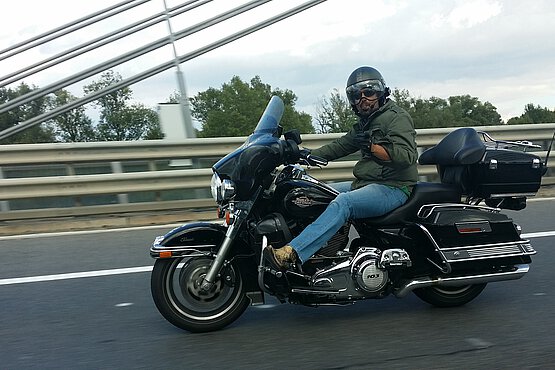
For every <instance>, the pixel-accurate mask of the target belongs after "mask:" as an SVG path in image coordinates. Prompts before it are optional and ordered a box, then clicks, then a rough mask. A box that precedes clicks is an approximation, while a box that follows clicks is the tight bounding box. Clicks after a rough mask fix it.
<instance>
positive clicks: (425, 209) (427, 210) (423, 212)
mask: <svg viewBox="0 0 555 370" xmlns="http://www.w3.org/2000/svg"><path fill="white" fill-rule="evenodd" d="M439 209H460V210H465V209H474V210H480V211H487V212H492V213H499V212H501V208H494V207H487V206H479V205H473V204H460V203H438V204H425V205H423V206H422V207H420V209H419V210H418V212H417V213H416V215H417V216H418V217H419V218H422V219H426V218H428V217H430V215H431V214H432V213H433V212H434V211H437V210H439Z"/></svg>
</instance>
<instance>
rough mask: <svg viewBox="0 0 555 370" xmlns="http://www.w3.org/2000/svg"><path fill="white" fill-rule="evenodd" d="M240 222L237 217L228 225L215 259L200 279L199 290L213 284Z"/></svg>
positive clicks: (210, 286)
mask: <svg viewBox="0 0 555 370" xmlns="http://www.w3.org/2000/svg"><path fill="white" fill-rule="evenodd" d="M241 223H242V222H241V218H240V217H238V218H236V219H235V221H234V222H233V224H231V226H229V228H228V229H227V232H226V234H225V238H224V241H223V242H222V245H221V246H220V249H219V250H218V254H217V255H216V259H214V262H212V265H211V266H210V269H209V270H208V272H207V273H206V275H205V276H204V279H203V280H202V284H201V287H200V289H201V290H203V291H205V292H207V291H209V290H210V289H211V288H212V287H213V286H214V283H215V282H216V278H217V277H218V274H219V273H220V270H221V268H222V266H223V264H224V261H225V258H226V256H227V252H228V250H229V248H230V247H231V244H232V243H233V239H234V237H235V235H236V231H237V230H239V228H240V226H241Z"/></svg>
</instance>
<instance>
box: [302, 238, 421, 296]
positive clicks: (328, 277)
mask: <svg viewBox="0 0 555 370" xmlns="http://www.w3.org/2000/svg"><path fill="white" fill-rule="evenodd" d="M410 265H411V261H410V258H409V255H408V253H407V252H406V251H405V250H403V249H387V250H385V251H383V252H382V251H380V250H379V249H377V248H360V249H359V250H358V251H357V253H356V255H355V256H354V258H350V259H348V260H345V261H343V262H341V263H338V264H336V265H334V266H331V267H328V268H325V269H323V270H320V271H318V272H317V273H316V274H314V276H313V277H312V281H311V285H312V287H313V288H314V289H317V290H318V291H319V292H322V293H327V294H330V295H333V296H334V297H335V298H336V299H338V300H353V299H361V298H367V297H376V296H380V295H384V294H385V288H386V287H387V283H388V282H389V274H388V270H389V269H392V268H404V267H408V266H410Z"/></svg>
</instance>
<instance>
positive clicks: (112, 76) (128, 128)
mask: <svg viewBox="0 0 555 370" xmlns="http://www.w3.org/2000/svg"><path fill="white" fill-rule="evenodd" d="M121 80H122V78H121V75H119V74H118V73H115V72H113V71H111V70H110V71H106V72H105V73H103V74H102V75H101V77H100V80H98V81H93V82H92V83H90V84H89V85H86V86H85V87H84V88H83V90H84V92H85V93H86V94H90V93H92V92H95V91H98V90H102V89H104V88H106V87H108V86H110V85H113V84H115V83H117V82H119V81H121ZM131 96H132V91H131V89H130V88H129V87H124V88H122V89H119V90H116V91H114V92H112V93H110V94H107V95H105V96H103V97H101V98H99V99H98V100H96V101H95V104H96V105H97V106H98V107H99V108H100V122H99V123H98V125H97V127H96V129H97V138H98V139H99V140H105V141H112V140H118V141H123V140H139V139H159V138H162V137H163V134H162V131H161V129H160V125H159V122H158V114H157V113H156V112H155V111H154V110H152V109H149V108H146V107H145V106H144V105H143V104H133V105H129V104H128V101H129V100H130V99H131Z"/></svg>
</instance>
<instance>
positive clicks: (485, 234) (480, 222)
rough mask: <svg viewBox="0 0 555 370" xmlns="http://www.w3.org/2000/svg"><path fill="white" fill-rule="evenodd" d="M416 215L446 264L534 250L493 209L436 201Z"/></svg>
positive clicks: (532, 251) (510, 222)
mask: <svg viewBox="0 0 555 370" xmlns="http://www.w3.org/2000/svg"><path fill="white" fill-rule="evenodd" d="M418 216H419V217H420V219H421V220H422V221H421V223H420V224H421V225H422V227H423V228H424V229H425V230H427V234H428V238H430V239H431V240H432V242H433V244H435V246H436V249H437V252H438V253H439V254H440V255H441V256H442V259H443V260H444V261H445V262H447V263H451V262H464V261H471V260H477V259H488V258H502V257H516V256H525V255H530V254H534V253H535V251H534V249H533V248H532V246H531V245H530V242H529V241H528V240H523V239H521V238H520V235H519V232H518V231H517V229H516V227H515V225H514V223H513V221H512V220H511V219H510V218H509V217H508V216H506V215H504V214H502V213H499V212H497V210H495V209H493V208H489V207H482V206H472V205H463V204H458V205H457V204H451V205H439V204H436V205H428V206H424V207H422V209H421V210H420V212H419V215H418Z"/></svg>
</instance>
